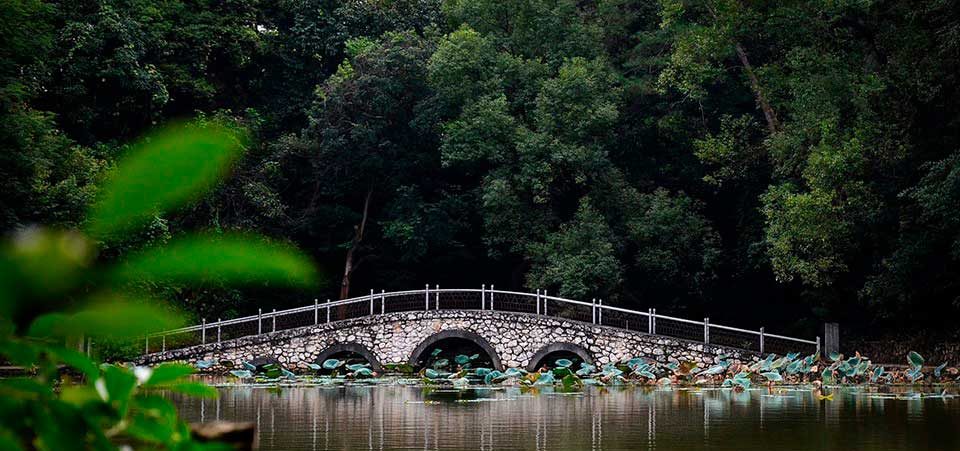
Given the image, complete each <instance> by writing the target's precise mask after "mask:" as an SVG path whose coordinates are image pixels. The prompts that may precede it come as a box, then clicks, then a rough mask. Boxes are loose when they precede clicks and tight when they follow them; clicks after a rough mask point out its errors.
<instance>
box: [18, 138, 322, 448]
mask: <svg viewBox="0 0 960 451" xmlns="http://www.w3.org/2000/svg"><path fill="white" fill-rule="evenodd" d="M239 136H241V135H240V134H239V133H238V132H228V131H227V129H225V128H216V127H205V128H198V127H196V126H182V127H179V128H168V129H167V130H166V131H165V132H164V133H163V134H161V135H159V136H158V137H154V138H150V139H147V140H144V141H143V142H141V143H139V144H138V145H137V146H136V149H137V150H136V151H135V153H134V154H133V155H132V156H130V157H128V158H126V159H124V160H121V161H120V162H119V163H118V165H117V168H116V169H115V171H114V172H113V173H112V176H111V178H110V179H109V180H108V181H107V182H106V184H105V186H104V188H103V191H102V192H101V200H100V201H99V202H98V203H97V204H95V205H94V206H93V207H92V209H91V213H90V217H91V223H92V224H93V225H92V226H91V228H92V230H94V231H96V232H97V233H100V234H101V236H105V235H110V236H111V237H117V238H119V237H121V236H122V235H123V234H124V233H129V232H131V231H134V230H135V229H136V227H137V226H139V225H142V224H143V218H145V217H148V216H149V215H150V214H152V213H153V212H154V211H156V210H157V209H171V208H176V207H180V206H182V204H183V203H184V202H187V201H190V200H192V199H195V198H196V195H197V194H196V193H197V191H198V190H203V189H209V188H210V187H211V186H212V185H214V184H215V183H217V182H218V181H219V180H220V178H221V177H222V175H223V174H225V173H226V170H227V168H228V165H229V163H230V162H231V161H233V160H235V159H236V155H237V152H238V150H237V146H236V145H235V143H236V142H237V141H238V139H239ZM157 177H162V178H167V180H156V178H157ZM95 252H96V248H95V246H94V243H93V242H92V241H91V240H89V239H87V238H86V237H85V236H84V235H82V234H81V233H79V232H76V231H57V230H49V229H43V228H39V227H35V228H30V229H24V230H21V231H19V232H18V233H17V234H16V235H15V236H14V238H13V240H12V241H11V242H9V243H6V245H5V247H4V248H3V252H2V254H0V269H2V271H0V355H2V357H3V359H5V360H6V361H9V362H10V363H11V364H14V365H18V366H20V367H22V368H24V369H25V370H26V371H30V372H33V373H34V374H35V375H34V376H32V377H17V378H8V379H2V380H0V392H2V394H3V396H0V398H2V401H0V417H2V420H3V421H2V426H0V435H2V436H3V437H7V438H8V442H9V443H7V444H6V445H7V446H8V447H9V448H11V449H34V448H35V449H56V450H70V449H115V447H116V444H119V443H127V444H130V443H133V444H137V445H138V446H143V447H149V448H166V449H206V448H212V449H219V448H220V447H219V446H217V445H215V444H210V445H204V444H200V443H195V442H193V441H192V439H191V436H190V431H189V427H188V425H187V424H186V423H184V422H183V421H181V420H180V419H178V417H177V413H176V410H175V409H174V407H173V404H172V403H171V402H170V401H169V400H167V399H165V398H164V397H162V396H161V394H162V392H163V391H170V392H178V393H183V394H186V395H190V396H205V397H213V396H216V395H217V392H216V390H214V389H213V388H211V387H209V386H207V385H205V384H203V383H201V382H198V381H194V380H190V379H189V378H188V376H190V375H191V374H192V373H193V372H194V369H193V367H190V366H186V365H180V364H163V365H159V366H157V367H155V368H148V367H133V366H132V365H131V366H129V367H128V366H119V365H113V364H102V365H98V364H97V363H96V362H95V361H93V360H92V359H90V358H89V357H87V356H86V355H85V354H83V353H82V352H78V351H76V350H74V348H73V347H77V346H79V348H80V349H83V348H84V347H89V346H90V342H89V340H91V339H96V340H97V341H100V340H103V341H110V340H122V339H128V338H135V337H142V336H143V335H144V334H149V333H151V332H155V331H159V330H166V329H169V328H171V327H178V326H179V325H181V324H182V323H183V318H182V316H181V315H179V314H177V313H176V312H174V311H173V310H171V309H169V308H168V307H165V306H163V305H162V303H158V302H156V301H153V300H150V299H147V298H144V297H142V292H141V290H138V289H136V287H137V285H138V284H144V283H150V282H157V281H161V282H162V281H166V280H175V281H177V282H184V283H191V284H197V283H203V282H205V281H208V280H209V279H210V278H212V277H221V278H223V279H224V280H226V281H227V282H230V283H236V282H245V281H248V280H262V281H270V282H273V283H279V284H284V285H293V286H310V285H312V284H314V283H315V282H316V281H317V277H316V274H315V272H314V270H313V269H312V268H311V266H310V263H309V260H307V259H306V258H305V257H304V256H302V255H301V254H299V253H298V252H296V251H295V250H293V249H291V248H289V247H287V246H280V245H273V244H270V243H268V242H266V241H264V240H262V239H259V238H257V237H255V236H248V237H240V236H228V235H225V236H222V237H217V238H216V239H214V237H212V236H205V235H198V236H192V237H191V236H187V237H183V238H179V239H176V240H174V241H173V242H172V243H171V244H170V245H169V246H157V247H153V248H151V249H148V250H145V251H143V252H142V253H140V254H138V255H134V256H132V257H130V258H129V259H127V261H126V262H124V263H122V264H120V265H114V266H112V267H111V265H109V264H106V265H95V264H94V263H95ZM60 365H65V366H66V367H67V368H68V371H69V372H71V373H73V374H79V378H78V379H77V380H73V379H72V378H71V377H69V376H66V377H64V376H62V372H61V370H60V368H59V366H60ZM68 374H69V373H68Z"/></svg>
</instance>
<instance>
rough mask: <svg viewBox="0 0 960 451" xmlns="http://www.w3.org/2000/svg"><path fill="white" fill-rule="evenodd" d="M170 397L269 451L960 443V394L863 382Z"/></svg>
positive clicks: (948, 446) (775, 448) (228, 391)
mask: <svg viewBox="0 0 960 451" xmlns="http://www.w3.org/2000/svg"><path fill="white" fill-rule="evenodd" d="M220 390H221V397H220V398H219V399H218V400H205V401H203V402H201V401H200V400H197V399H184V398H180V397H176V398H174V399H175V401H176V403H177V404H178V405H179V406H180V407H181V410H182V411H183V414H184V415H185V416H186V418H187V419H188V420H189V421H212V420H216V419H221V420H232V421H253V422H255V423H256V424H257V430H258V433H259V438H260V449H264V450H328V449H329V450H361V449H370V450H399V449H429V450H441V449H443V450H447V449H451V450H452V449H471V450H475V449H479V450H511V449H517V450H587V449H590V450H614V449H631V450H655V449H659V450H699V449H713V450H728V449H729V450H741V451H745V450H764V451H783V450H843V451H848V450H921V449H931V450H954V451H955V450H960V398H957V397H954V398H947V399H916V400H906V399H875V398H872V397H871V396H872V394H870V393H866V391H865V389H847V390H845V391H842V392H841V391H837V392H836V395H835V397H836V400H835V401H832V402H831V401H817V400H816V399H814V397H813V396H812V394H810V393H809V392H808V391H788V392H784V393H781V394H777V395H771V394H769V393H768V392H767V390H765V389H759V390H750V391H748V392H745V393H740V394H737V393H732V392H730V391H729V390H702V391H701V390H679V389H674V390H657V391H650V390H645V389H642V388H622V389H610V390H602V389H593V388H591V389H588V390H587V391H586V392H584V393H581V394H576V395H568V394H566V395H565V394H557V393H551V392H550V391H547V390H542V391H540V392H539V393H537V394H524V393H520V391H519V390H518V389H515V388H506V389H496V390H494V389H478V390H470V391H467V392H465V393H451V392H442V391H441V392H437V391H433V392H431V391H429V390H426V389H423V388H421V387H409V386H376V387H335V388H319V387H297V388H284V389H283V390H282V391H280V392H279V393H277V392H271V391H270V390H268V389H265V388H253V387H229V388H222V389H220Z"/></svg>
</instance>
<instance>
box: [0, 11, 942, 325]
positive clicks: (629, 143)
mask: <svg viewBox="0 0 960 451" xmlns="http://www.w3.org/2000/svg"><path fill="white" fill-rule="evenodd" d="M0 5H2V6H0V8H2V11H0V12H2V14H0V177H2V178H3V179H4V180H5V181H6V186H5V189H4V190H3V194H2V195H0V229H2V230H5V231H8V232H9V231H12V230H14V229H16V228H19V227H24V226H28V225H30V224H33V223H50V224H54V225H65V226H66V225H73V224H77V223H79V222H82V221H83V220H84V218H83V217H82V216H81V214H82V213H81V211H82V210H81V208H80V207H81V206H83V205H85V204H87V203H89V201H90V199H91V198H92V197H93V196H94V195H95V193H96V187H97V184H98V181H99V180H100V179H101V178H102V177H103V174H104V173H105V171H109V170H110V168H111V165H112V163H113V161H115V159H116V158H117V157H118V156H119V155H121V154H123V153H124V152H125V150H126V148H125V145H124V143H126V142H129V141H130V140H132V139H133V138H135V137H137V136H139V135H141V134H143V133H144V132H145V131H146V130H148V129H149V128H151V127H154V126H157V125H159V124H162V123H165V122H170V121H174V120H181V119H185V118H197V117H199V118H200V119H199V120H200V121H206V120H219V121H224V120H225V121H232V122H236V123H238V124H239V125H242V126H243V127H245V128H246V129H248V130H249V131H250V136H251V142H250V143H249V144H248V150H247V152H246V154H245V156H244V157H243V158H244V159H243V161H242V162H241V164H240V165H239V168H238V169H237V173H236V174H235V177H233V178H232V179H231V181H230V182H229V183H228V184H227V185H225V186H223V187H221V188H219V189H218V190H217V191H216V192H214V193H213V194H211V195H209V196H208V197H207V198H205V199H203V201H202V202H200V203H198V204H197V205H196V206H194V207H192V208H191V209H189V210H184V211H177V212H173V213H168V214H165V215H157V217H155V218H153V222H152V226H151V227H149V228H148V231H147V232H145V233H144V234H142V235H141V236H139V237H138V238H136V239H137V240H140V241H150V240H155V241H164V240H168V239H170V238H171V237H173V236H176V235H177V234H178V233H180V231H182V230H186V229H188V228H196V227H205V228H210V229H213V230H217V231H224V230H230V229H234V228H240V227H243V228H253V229H257V230H259V231H261V232H263V233H267V234H269V235H272V236H274V237H276V238H278V239H282V240H289V241H292V242H294V243H296V244H297V245H299V246H300V247H301V248H303V249H305V250H307V251H308V252H311V253H312V254H313V255H314V257H315V258H316V259H317V261H318V262H320V264H321V266H322V267H323V268H324V269H325V273H326V278H327V279H328V280H327V282H328V283H327V288H326V291H327V293H322V294H317V293H311V294H310V297H311V298H312V297H317V296H318V295H319V296H329V297H338V296H348V295H353V294H359V293H363V292H365V291H366V290H369V289H371V288H374V289H378V290H379V289H381V288H384V289H394V288H406V287H411V286H422V285H423V284H425V283H431V284H440V285H442V286H458V285H467V286H479V284H481V283H488V284H489V283H495V284H496V285H497V287H498V288H499V287H503V288H507V287H511V288H518V289H519V288H524V289H531V290H533V289H537V288H543V289H548V290H549V291H550V292H551V293H559V294H561V295H564V296H571V297H579V298H593V297H599V298H604V299H605V300H607V301H608V302H612V303H615V304H619V305H624V306H628V307H635V308H646V307H657V306H659V307H662V308H665V309H671V311H679V310H685V311H686V313H689V314H708V315H709V316H711V317H712V318H715V320H720V319H724V318H726V319H728V321H741V322H743V323H744V324H745V325H756V322H757V321H759V320H760V319H763V320H764V321H766V322H767V324H768V325H771V326H772V325H773V324H772V323H774V322H779V326H781V328H788V327H793V328H795V329H796V330H797V331H800V330H804V329H805V331H806V332H810V329H811V328H812V327H814V325H815V324H817V323H818V322H819V321H821V320H825V319H831V320H839V321H848V322H851V321H850V320H852V319H857V321H856V323H857V324H862V325H865V326H866V327H864V329H863V330H858V331H856V332H857V333H859V334H863V335H868V334H879V333H882V332H883V331H885V330H893V329H895V328H896V327H897V326H898V325H899V324H902V323H903V322H906V321H914V322H917V321H919V322H921V323H923V324H927V325H929V326H931V330H937V329H938V328H939V329H941V330H945V331H946V330H949V328H950V325H948V324H947V323H946V322H945V321H946V319H947V318H950V317H952V316H955V315H956V314H957V313H960V283H958V280H960V213H958V208H957V206H958V205H960V93H958V89H960V83H958V81H960V80H958V79H957V74H958V73H960V12H958V11H960V8H957V6H956V5H955V4H954V3H953V2H947V1H942V0H920V1H905V0H848V1H819V0H805V1H799V0H798V1H752V2H746V1H741V0H660V1H653V2H651V1H639V0H592V1H573V0H509V1H499V0H498V1H492V0H443V1H441V0H369V1H368V0H364V1H337V0H279V1H265V0H239V1H229V2H226V1H220V0H201V1H184V0H171V1H163V2H155V1H143V0H96V1H84V2H77V1H58V0H50V1H42V0H4V1H2V3H0ZM132 245H133V243H126V244H114V245H112V246H113V247H110V248H105V250H104V255H103V256H102V258H111V257H113V256H116V255H117V254H121V253H123V252H125V249H127V248H128V247H130V246H132ZM264 288H267V287H264ZM157 289H159V290H166V293H168V294H169V295H170V296H173V297H175V298H178V299H179V300H180V301H181V302H182V303H183V305H186V306H188V307H189V309H191V310H192V311H193V312H194V313H195V314H197V315H204V316H213V315H218V316H219V315H222V316H224V317H226V316H230V315H236V314H240V313H243V312H247V311H249V310H250V309H252V308H254V307H253V306H255V305H262V304H263V303H265V302H274V303H275V304H276V305H278V306H284V305H293V304H299V303H302V302H303V298H302V297H301V296H300V295H298V294H290V293H276V292H273V291H271V290H268V289H258V288H256V287H254V288H250V289H246V290H244V291H237V290H231V291H226V290H224V289H222V288H219V287H217V286H211V287H208V289H205V290H193V289H192V290H189V291H188V290H181V289H179V288H177V287H173V286H168V287H157ZM864 319H867V321H864Z"/></svg>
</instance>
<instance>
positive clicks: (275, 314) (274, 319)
mask: <svg viewBox="0 0 960 451" xmlns="http://www.w3.org/2000/svg"><path fill="white" fill-rule="evenodd" d="M276 331H277V309H273V332H276Z"/></svg>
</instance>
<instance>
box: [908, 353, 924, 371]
mask: <svg viewBox="0 0 960 451" xmlns="http://www.w3.org/2000/svg"><path fill="white" fill-rule="evenodd" d="M907 362H909V363H910V366H912V367H914V368H918V367H922V366H923V357H922V356H921V355H920V354H917V352H916V351H910V353H909V354H907Z"/></svg>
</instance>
